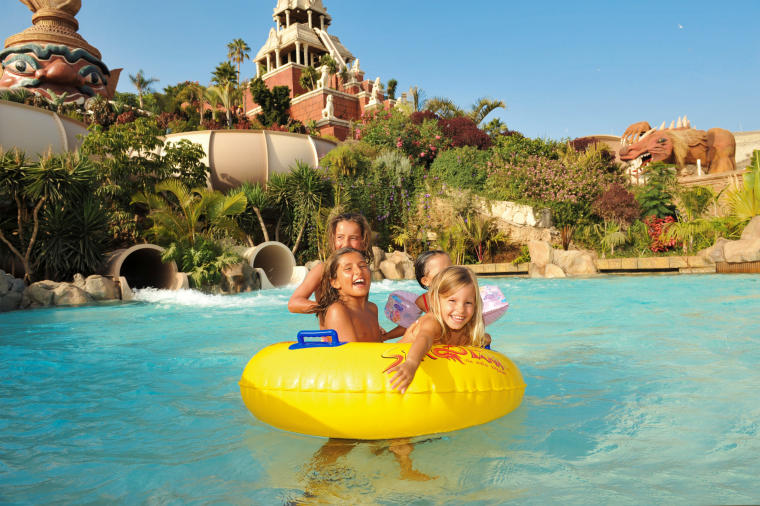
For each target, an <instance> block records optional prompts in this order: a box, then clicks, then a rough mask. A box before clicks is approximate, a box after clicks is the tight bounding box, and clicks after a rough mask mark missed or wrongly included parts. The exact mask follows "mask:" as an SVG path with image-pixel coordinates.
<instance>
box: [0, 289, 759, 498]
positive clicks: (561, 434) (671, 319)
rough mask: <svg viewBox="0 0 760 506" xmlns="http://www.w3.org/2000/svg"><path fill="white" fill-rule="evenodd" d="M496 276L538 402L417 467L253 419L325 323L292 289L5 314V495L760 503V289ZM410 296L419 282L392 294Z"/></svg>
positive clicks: (505, 330)
mask: <svg viewBox="0 0 760 506" xmlns="http://www.w3.org/2000/svg"><path fill="white" fill-rule="evenodd" d="M483 283H496V284H498V286H499V288H500V289H501V290H502V292H503V293H505V294H506V295H507V298H508V300H509V302H510V309H509V311H508V312H507V314H506V315H505V317H504V318H503V319H502V320H500V321H498V322H497V323H495V324H494V325H493V326H491V327H489V331H490V332H491V334H492V335H493V336H494V343H495V348H496V349H498V350H500V351H502V352H504V353H505V354H507V355H508V356H509V357H510V358H511V359H512V360H513V361H514V362H515V364H516V365H518V367H520V369H521V371H522V373H523V376H524V379H525V381H526V383H527V385H528V386H527V389H526V394H525V398H524V401H523V404H522V406H521V407H520V408H518V409H517V410H516V411H514V412H513V413H510V414H509V415H507V416H506V417H503V418H501V419H499V420H496V421H494V422H491V423H489V424H486V425H482V426H479V427H472V428H469V429H465V430H461V431H457V432H453V433H448V434H442V435H437V436H434V437H422V438H414V439H412V441H411V443H412V446H413V450H412V451H411V453H409V455H408V456H409V457H410V458H411V464H410V466H409V467H408V468H405V467H403V466H404V464H403V462H404V461H403V458H405V457H406V455H404V452H405V451H406V449H408V448H406V449H404V448H400V451H397V452H394V451H393V450H394V449H395V450H399V448H396V447H392V444H393V443H391V442H388V441H381V442H363V443H359V444H350V445H348V446H347V447H340V445H338V448H337V451H335V452H333V451H332V450H334V449H335V448H331V447H329V446H328V447H327V450H325V449H324V448H325V447H324V445H325V443H326V440H325V439H323V438H316V437H309V436H303V435H298V434H292V433H288V432H284V431H281V430H278V429H275V428H272V427H269V426H267V425H264V424H263V423H261V422H259V421H258V420H256V419H255V418H253V417H252V416H251V415H250V413H249V412H248V410H247V409H246V408H245V406H244V405H243V402H242V400H241V398H240V392H239V388H238V385H237V381H238V380H239V379H240V374H241V373H242V370H243V368H244V366H245V364H246V362H247V361H248V359H249V358H250V357H251V356H252V355H253V354H254V353H255V352H256V351H258V350H259V349H261V348H263V347H264V346H266V345H267V344H269V343H271V342H274V341H279V340H285V339H292V338H293V336H294V335H295V333H296V332H297V331H298V330H300V329H302V328H315V327H316V319H315V318H314V317H312V316H307V315H291V314H289V313H287V309H286V306H287V299H288V296H289V293H290V289H278V290H272V291H267V292H257V293H249V294H242V295H237V296H226V297H225V296H213V295H206V294H202V293H199V292H194V291H183V292H165V291H156V290H141V291H139V292H138V294H137V295H138V301H137V302H134V303H129V304H119V305H104V306H93V307H86V308H77V309H39V310H34V311H18V312H13V313H5V314H0V353H2V361H0V428H1V429H2V433H3V437H2V438H0V501H1V502H3V503H49V502H127V503H146V502H147V503H186V502H193V501H197V502H220V503H232V504H250V503H256V504H278V503H279V504H282V503H288V502H304V503H323V502H334V503H360V504H365V503H369V504H372V503H374V504H395V503H417V504H431V503H432V504H440V503H459V502H472V503H481V504H498V503H503V502H507V501H514V502H516V503H527V504H546V503H558V502H562V503H571V504H579V503H582V504H586V503H588V502H593V503H614V504H641V503H673V502H677V503H681V502H682V503H690V504H693V503H700V504H703V503H752V502H757V498H758V497H760V484H758V481H757V476H758V475H760V465H758V464H757V458H756V457H757V454H758V452H760V438H759V437H758V436H759V434H758V433H759V432H760V422H758V420H760V404H758V403H757V402H756V400H755V399H757V390H758V387H760V373H758V371H757V363H758V362H759V361H760V342H759V341H760V321H759V320H758V318H757V314H758V312H759V311H760V298H759V297H758V295H757V294H758V293H760V277H757V276H751V275H737V276H689V277H685V276H684V277H678V276H653V277H617V278H615V277H607V278H598V279H583V280H568V279H565V280H527V279H493V278H489V279H485V280H483ZM395 289H406V290H411V291H418V290H419V287H417V286H416V284H415V283H413V282H402V283H391V282H382V283H376V284H373V287H372V300H373V301H374V302H375V303H377V304H378V306H380V307H383V306H384V303H385V298H386V297H387V295H388V293H390V292H391V291H392V290H395ZM381 325H384V326H386V327H390V322H387V321H386V320H385V319H384V318H381ZM421 416H424V414H421ZM349 450H350V451H349ZM399 453H400V455H399ZM323 457H324V458H323ZM405 472H406V473H412V474H406V478H407V479H404V477H403V476H402V475H404V473H405ZM414 472H417V473H421V474H424V475H427V476H429V477H431V478H432V479H430V480H424V481H416V480H412V479H408V478H411V477H414V474H413V473H414ZM417 477H419V476H417Z"/></svg>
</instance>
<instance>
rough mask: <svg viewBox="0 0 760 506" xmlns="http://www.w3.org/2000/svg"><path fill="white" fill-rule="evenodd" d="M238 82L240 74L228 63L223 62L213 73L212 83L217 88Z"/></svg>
mask: <svg viewBox="0 0 760 506" xmlns="http://www.w3.org/2000/svg"><path fill="white" fill-rule="evenodd" d="M237 80H238V73H237V70H235V67H233V66H232V64H231V63H230V62H228V61H223V62H222V63H220V64H219V65H217V66H216V68H215V69H214V71H213V72H212V73H211V82H212V83H214V84H216V85H217V86H219V85H222V84H224V83H236V82H237Z"/></svg>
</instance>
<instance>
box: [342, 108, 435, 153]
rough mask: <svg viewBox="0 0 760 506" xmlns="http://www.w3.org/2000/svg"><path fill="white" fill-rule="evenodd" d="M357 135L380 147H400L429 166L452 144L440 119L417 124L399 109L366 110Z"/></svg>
mask: <svg viewBox="0 0 760 506" xmlns="http://www.w3.org/2000/svg"><path fill="white" fill-rule="evenodd" d="M355 138H356V139H357V140H362V141H363V142H366V143H367V144H369V145H371V146H375V147H377V148H391V149H399V150H401V151H402V152H403V153H404V155H406V156H407V157H410V158H409V159H410V160H411V161H412V162H413V163H415V164H420V165H424V166H426V167H427V166H429V165H430V163H432V161H433V160H434V159H435V157H436V156H437V155H438V153H439V152H440V151H441V150H443V149H445V148H446V147H447V146H448V145H449V141H448V140H447V139H446V138H445V137H444V135H443V133H442V132H441V129H440V128H439V127H438V122H437V121H435V120H425V121H423V122H422V123H421V124H415V123H414V122H412V121H409V117H408V116H407V115H405V114H404V113H402V112H400V111H398V110H396V109H393V110H391V111H376V112H365V113H364V114H363V115H362V119H361V124H360V125H358V127H357V129H356V132H355Z"/></svg>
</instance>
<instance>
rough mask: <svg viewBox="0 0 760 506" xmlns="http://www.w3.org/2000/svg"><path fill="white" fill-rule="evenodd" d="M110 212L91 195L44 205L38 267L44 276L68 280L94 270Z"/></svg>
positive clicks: (102, 248) (103, 246)
mask: <svg viewBox="0 0 760 506" xmlns="http://www.w3.org/2000/svg"><path fill="white" fill-rule="evenodd" d="M108 219H109V215H108V213H107V212H106V210H105V209H104V208H103V206H102V204H101V202H100V201H99V200H97V199H95V198H93V197H92V196H86V197H84V200H82V201H79V202H77V204H76V205H71V203H68V204H65V205H61V204H60V203H59V204H58V205H51V206H48V207H47V208H46V209H45V213H44V218H43V220H42V221H41V224H40V248H39V258H38V262H39V271H40V273H44V277H45V279H52V280H60V281H63V280H69V279H71V278H72V277H73V276H74V274H76V273H84V274H90V273H94V272H97V271H98V269H99V268H100V266H101V265H102V263H103V258H104V254H105V252H106V248H107V246H108V240H109V237H108V228H109V226H108Z"/></svg>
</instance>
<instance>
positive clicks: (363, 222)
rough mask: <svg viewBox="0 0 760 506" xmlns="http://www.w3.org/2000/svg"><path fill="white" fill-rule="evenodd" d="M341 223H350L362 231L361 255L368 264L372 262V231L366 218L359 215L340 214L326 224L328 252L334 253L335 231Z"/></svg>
mask: <svg viewBox="0 0 760 506" xmlns="http://www.w3.org/2000/svg"><path fill="white" fill-rule="evenodd" d="M341 221H350V222H351V223H356V224H357V225H359V228H360V229H361V231H362V242H363V243H364V251H362V252H361V253H362V254H363V255H364V256H365V257H366V258H367V261H368V262H372V260H374V255H373V254H372V229H371V228H370V226H369V222H367V218H365V217H364V215H362V214H361V213H341V214H338V215H335V216H333V217H332V218H330V220H329V221H328V222H327V245H328V246H327V247H328V248H329V249H330V251H331V252H332V251H334V250H333V248H335V229H336V228H338V223H340V222H341Z"/></svg>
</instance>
